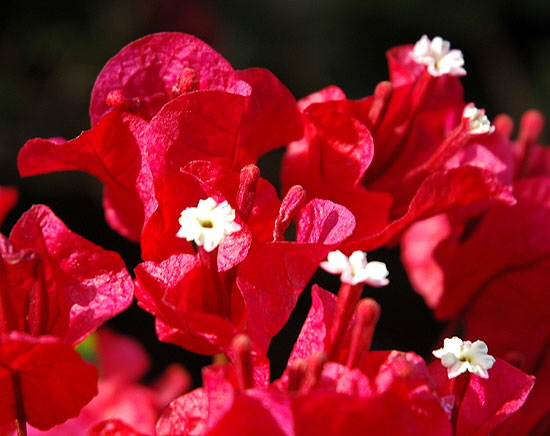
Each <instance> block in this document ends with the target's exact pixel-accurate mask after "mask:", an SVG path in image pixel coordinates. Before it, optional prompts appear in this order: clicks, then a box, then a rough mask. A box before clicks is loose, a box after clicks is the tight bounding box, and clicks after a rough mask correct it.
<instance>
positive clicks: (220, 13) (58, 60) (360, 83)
mask: <svg viewBox="0 0 550 436" xmlns="http://www.w3.org/2000/svg"><path fill="white" fill-rule="evenodd" d="M3 5H4V6H3V10H2V12H1V14H0V185H12V186H16V187H17V188H18V189H19V190H20V193H21V198H20V202H19V204H18V206H17V207H16V209H15V210H14V211H13V212H12V213H11V214H10V215H9V216H8V218H7V219H6V221H5V223H4V225H3V226H2V230H3V232H4V233H7V232H9V229H10V228H11V226H12V225H13V223H14V222H15V221H16V220H17V218H18V217H19V216H20V215H21V213H22V212H23V211H25V210H27V209H28V208H29V207H30V205H31V204H34V203H43V204H47V205H48V206H50V207H51V208H52V209H53V211H54V212H55V213H56V214H57V215H58V216H59V217H60V218H61V219H62V220H63V221H64V222H65V223H66V224H67V225H68V226H69V228H71V229H72V230H73V231H76V232H77V233H79V234H81V235H83V236H85V237H86V238H88V239H90V240H92V241H94V242H96V243H98V244H100V245H102V246H103V247H105V248H108V249H112V250H116V251H118V252H119V253H121V255H122V256H123V257H124V259H125V260H126V262H127V264H128V267H129V269H132V268H133V267H134V266H135V265H136V264H137V263H138V262H139V249H138V247H137V245H135V244H132V243H130V242H128V241H126V240H124V239H123V238H122V237H120V236H118V235H117V234H116V233H114V232H113V231H112V230H110V228H109V227H107V226H106V225H105V223H104V220H103V212H102V209H101V185H100V184H99V183H98V182H97V181H96V180H95V179H93V178H92V177H90V176H88V175H86V174H83V173H57V174H50V175H45V176H38V177H33V178H30V179H25V180H23V179H20V178H19V177H18V174H17V170H16V166H15V159H16V155H17V152H18V150H19V149H20V147H21V146H22V145H23V144H24V142H25V141H26V140H28V139H30V138H32V137H51V136H63V137H66V138H73V137H75V136H77V135H78V134H79V133H80V132H81V131H82V130H85V129H88V128H89V118H88V104H89V96H90V91H91V89H92V86H93V83H94V80H95V77H96V76H97V74H98V73H99V71H100V69H101V68H102V66H103V65H104V64H105V63H106V62H107V60H108V59H109V58H110V57H111V56H113V55H114V54H116V53H117V52H118V51H119V50H120V49H121V48H122V47H123V46H124V45H126V44H127V43H129V42H131V41H132V40H134V39H137V38H139V37H141V36H144V35H146V34H149V33H152V32H158V31H181V32H188V33H192V34H194V35H195V36H198V37H199V38H201V39H203V40H204V41H206V42H207V43H209V44H210V45H212V46H213V47H214V48H215V49H216V50H218V51H219V52H220V53H222V54H223V55H224V56H225V57H226V58H227V59H228V60H229V61H230V62H231V64H232V65H233V66H234V68H236V69H242V68H248V67H253V66H260V67H264V68H268V69H270V70H271V71H273V73H274V74H275V75H276V76H277V77H279V79H280V80H281V81H282V82H283V83H284V84H285V85H286V86H288V87H289V89H290V90H291V91H292V92H293V93H294V95H295V96H296V97H297V98H301V97H303V96H305V95H307V94H309V93H310V92H313V91H316V90H318V89H320V88H322V87H325V86H327V85H329V84H336V85H338V86H340V87H341V88H343V89H344V91H345V92H346V93H347V95H348V96H349V97H351V98H359V97H363V96H366V95H369V94H370V93H372V90H373V89H374V86H375V85H376V84H377V83H378V82H379V81H381V80H384V79H386V78H387V69H386V62H385V57H384V54H385V51H386V50H387V49H389V48H391V47H393V46H395V45H400V44H406V43H414V42H415V41H417V40H418V39H419V38H420V36H422V34H424V33H425V34H427V35H428V36H429V37H430V38H433V37H434V36H442V37H443V38H445V39H447V40H449V41H451V45H452V48H459V49H461V50H462V51H463V53H464V56H465V60H466V65H465V67H466V69H467V71H468V76H466V77H465V78H464V79H463V83H464V87H465V95H466V101H474V102H475V103H476V105H477V106H478V107H484V108H486V109H487V114H488V115H489V117H490V118H493V117H494V116H495V115H497V114H498V113H501V112H505V113H508V114H509V115H511V116H512V117H514V118H515V119H516V120H517V119H518V118H519V116H520V115H521V114H522V113H523V112H524V111H525V110H526V109H529V108H532V107H535V108H538V109H540V110H541V111H542V112H544V113H546V114H549V113H550V33H549V30H548V29H549V24H550V1H547V0H524V1H521V2H510V1H498V0H495V1H485V2H479V1H460V2H458V1H453V2H441V1H434V0H425V1H423V2H422V3H421V6H420V2H414V3H413V2H409V1H405V0H394V1H388V0H385V1H384V0H371V1H369V0H348V1H345V0H266V1H257V0H256V1H252V0H241V1H218V2H216V1H213V0H179V1H178V0H165V1H153V0H113V1H109V0H93V1H92V0H80V1H77V2H75V1H68V0H65V1H59V0H58V1H48V2H44V1H41V0H33V1H17V2H16V1H8V2H4V3H3ZM547 138H548V134H547V136H546V139H547ZM546 142H547V141H546ZM280 155H281V152H275V153H271V154H270V155H269V156H268V157H266V158H264V159H262V162H261V166H262V171H263V174H264V176H266V177H268V178H269V179H270V180H271V181H272V182H273V183H275V184H277V179H276V175H277V173H278V160H279V158H280ZM369 257H370V258H371V259H379V260H385V261H386V262H387V263H388V267H389V270H390V273H391V284H390V286H389V287H387V288H384V289H378V290H371V291H369V292H368V294H369V295H371V296H374V297H375V298H376V299H377V300H378V301H379V302H380V303H381V304H382V308H383V316H382V319H381V320H380V323H379V326H378V329H377V334H376V337H375V343H374V347H375V348H384V349H388V348H398V349H402V350H409V349H412V350H415V351H417V352H419V353H421V354H423V355H427V354H428V353H429V351H430V350H431V349H433V348H434V346H435V345H436V344H435V343H436V341H437V338H438V336H439V334H440V330H441V328H442V326H441V325H439V324H437V323H435V322H434V321H433V319H432V318H431V315H430V312H429V310H428V309H427V308H426V307H425V306H424V304H423V303H422V301H421V299H420V298H419V297H418V296H416V294H414V292H413V291H412V290H411V289H410V286H409V285H408V282H407V279H406V275H405V273H404V272H403V270H402V268H401V266H400V263H399V253H398V249H381V250H378V251H377V252H375V253H371V254H370V255H369ZM315 281H317V282H320V283H321V284H322V285H323V286H324V287H326V288H328V289H332V290H336V289H337V286H338V282H337V280H335V279H334V278H330V277H328V275H326V274H324V273H319V274H318V276H317V277H316V278H315ZM307 305H308V297H307V295H305V296H304V297H303V298H302V299H301V303H300V306H299V309H298V311H297V314H296V315H295V317H294V318H293V319H294V321H293V322H292V323H290V324H289V326H288V327H287V328H286V329H285V331H284V332H283V333H282V334H281V335H280V337H278V338H277V339H276V341H275V345H274V347H273V350H272V351H271V355H272V357H273V360H274V362H275V364H274V371H275V373H278V372H280V371H281V368H282V365H283V362H284V361H285V359H286V354H287V353H288V351H289V346H290V345H289V344H290V339H289V338H290V337H292V335H296V334H297V331H298V329H299V325H300V319H301V318H300V317H303V314H304V311H305V310H306V308H307ZM110 324H111V325H112V326H113V327H115V328H117V329H118V330H121V331H124V332H127V333H130V334H132V335H134V336H136V337H138V338H140V340H141V341H142V342H143V343H144V344H146V346H147V347H148V349H149V351H150V352H151V354H152V357H153V359H154V366H153V369H152V372H151V376H152V375H155V374H158V372H159V371H160V370H161V369H162V368H163V367H164V366H165V365H167V364H168V363H169V362H172V361H179V362H181V363H184V364H185V365H187V366H188V367H189V368H190V370H191V371H192V373H193V375H194V376H195V377H197V376H198V370H199V368H200V366H201V365H204V364H206V363H208V362H209V361H210V359H209V358H204V357H198V356H194V355H191V354H190V353H187V352H184V351H182V350H180V349H179V348H177V347H175V346H171V345H164V344H159V343H158V341H157V340H156V338H155V334H154V327H153V321H152V317H150V316H149V315H148V314H145V313H144V312H142V311H141V310H140V309H138V308H136V307H132V308H131V310H129V311H127V312H125V313H124V314H121V315H119V316H118V317H117V318H115V319H114V320H113V321H111V323H110ZM437 345H438V346H439V344H437Z"/></svg>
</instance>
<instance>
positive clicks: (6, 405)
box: [0, 332, 97, 430]
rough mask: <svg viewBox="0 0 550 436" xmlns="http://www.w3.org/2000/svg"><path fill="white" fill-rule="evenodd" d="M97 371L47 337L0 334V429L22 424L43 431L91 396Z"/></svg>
mask: <svg viewBox="0 0 550 436" xmlns="http://www.w3.org/2000/svg"><path fill="white" fill-rule="evenodd" d="M96 381H97V371H96V369H95V367H94V366H93V365H91V364H89V363H86V362H85V361H83V360H82V358H81V357H80V355H79V354H78V353H77V352H76V351H74V350H73V349H72V347H71V346H70V345H68V344H65V343H62V342H61V341H60V340H59V339H58V338H55V337H52V336H40V337H33V336H30V335H28V334H25V333H20V332H11V333H7V334H5V333H1V334H0V426H3V425H5V424H7V423H10V422H14V421H16V420H18V421H22V422H23V425H24V422H25V420H26V421H27V422H28V423H29V424H31V425H33V426H34V427H36V428H39V429H41V430H47V429H49V428H51V427H53V426H54V425H56V424H59V423H60V422H63V421H65V420H67V419H68V418H72V417H74V416H76V415H78V413H79V412H80V409H82V407H83V406H84V405H85V404H86V403H88V402H89V401H90V400H91V399H92V398H93V397H94V396H95V395H96V394H97V388H96Z"/></svg>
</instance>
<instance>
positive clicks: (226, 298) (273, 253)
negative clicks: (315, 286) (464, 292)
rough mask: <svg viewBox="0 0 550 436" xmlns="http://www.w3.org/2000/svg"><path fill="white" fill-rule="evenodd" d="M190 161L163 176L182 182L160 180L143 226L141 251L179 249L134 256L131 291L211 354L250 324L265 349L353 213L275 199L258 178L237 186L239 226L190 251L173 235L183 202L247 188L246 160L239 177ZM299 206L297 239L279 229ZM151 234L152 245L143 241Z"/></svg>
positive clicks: (172, 329)
mask: <svg viewBox="0 0 550 436" xmlns="http://www.w3.org/2000/svg"><path fill="white" fill-rule="evenodd" d="M186 168H188V171H189V172H187V173H186V172H185V171H184V172H178V173H170V174H169V175H168V176H169V179H167V180H171V181H172V182H173V181H174V180H180V183H166V184H161V185H159V188H158V190H157V196H158V204H159V208H158V209H157V211H155V213H154V214H153V215H152V216H151V219H150V220H149V221H148V222H147V224H146V226H145V228H144V233H143V243H144V253H149V252H150V253H151V254H150V257H152V258H153V259H162V258H163V256H168V255H170V254H171V253H177V252H178V250H179V252H180V253H181V252H182V251H183V253H182V254H179V255H178V254H172V255H171V257H169V258H167V259H166V260H163V261H162V262H160V263H158V262H145V263H143V264H141V265H140V266H138V268H137V269H136V295H137V297H138V299H139V301H140V304H141V305H142V306H143V307H144V308H146V310H148V311H150V312H151V313H153V314H155V316H157V331H158V332H159V335H160V337H161V338H162V339H163V340H168V341H170V342H175V343H178V344H180V345H181V346H184V347H185V348H189V349H192V350H194V351H197V352H202V353H207V354H211V353H215V352H218V351H219V350H220V348H221V349H224V348H226V347H227V346H228V345H229V342H230V341H231V339H232V337H233V336H234V335H235V333H237V332H239V331H243V328H246V331H247V332H248V333H249V334H250V335H251V338H252V340H253V341H254V343H255V344H256V346H258V347H259V349H260V350H261V351H262V353H265V352H266V351H267V347H268V345H269V341H270V339H271V338H272V337H273V336H274V335H275V334H276V333H277V332H278V331H279V330H280V329H281V328H282V326H283V325H284V323H285V322H286V320H287V319H288V316H289V315H290V312H291V311H292V309H293V308H294V305H295V304H296V300H297V298H298V295H299V293H300V292H301V291H302V290H303V288H304V287H305V285H306V284H307V282H308V281H309V280H310V278H311V276H312V275H313V273H314V272H315V270H316V269H317V267H318V265H319V262H320V261H321V260H322V259H323V258H324V257H325V256H326V254H327V253H328V251H330V249H331V248H333V247H335V246H337V245H338V244H339V243H340V242H341V241H343V240H344V239H345V238H346V237H347V236H348V235H349V234H350V233H351V231H352V229H353V226H354V220H353V217H352V216H351V214H350V213H349V212H348V211H347V210H346V209H345V208H343V207H341V206H338V205H335V204H333V203H331V202H329V201H324V200H323V201H320V200H317V201H313V202H311V203H310V204H309V205H307V206H306V207H302V206H301V204H296V205H293V206H287V205H285V204H286V203H285V202H283V203H282V204H281V203H280V201H279V200H278V199H277V197H276V195H275V193H274V190H273V188H272V187H271V186H270V185H269V184H267V182H265V181H263V180H261V179H260V180H257V182H255V185H254V189H252V190H250V191H249V192H248V191H247V192H248V193H246V195H245V194H243V195H245V197H248V198H249V200H244V199H242V201H241V200H238V202H240V203H239V204H238V205H235V209H236V213H237V221H236V222H237V223H239V225H240V226H241V227H242V230H240V231H238V232H236V233H234V234H232V235H228V236H226V237H225V238H224V240H223V241H222V242H221V244H220V246H219V247H218V249H217V250H216V251H214V252H212V253H208V254H204V253H203V254H201V252H200V250H199V253H198V254H191V253H193V249H192V247H191V246H190V244H189V243H187V242H185V241H181V240H178V238H177V237H176V233H177V231H178V223H177V217H178V215H179V211H181V209H182V208H184V207H185V204H190V205H191V204H196V199H197V198H201V197H202V198H204V197H213V198H215V199H217V200H216V201H222V200H223V201H225V200H228V201H229V203H230V204H235V203H236V202H237V198H236V197H238V198H244V197H240V195H241V194H239V193H241V192H244V191H246V190H247V189H248V188H246V186H247V185H246V183H245V184H244V185H243V183H242V182H241V180H245V179H246V177H244V176H243V174H244V175H246V174H247V172H248V171H249V169H247V167H245V168H244V169H243V170H242V173H241V176H240V177H239V175H238V174H237V173H234V172H231V171H230V170H227V169H220V168H219V167H216V166H214V165H213V164H208V163H200V162H195V163H192V164H190V165H189V166H188V167H186ZM206 170H208V171H206ZM243 177H244V179H243ZM217 188H218V189H220V190H221V191H222V192H223V194H222V192H220V191H218V190H217ZM285 201H286V200H285ZM247 202H249V203H250V204H249V206H247V208H244V204H245V203H247ZM279 207H280V211H279V210H278V209H279ZM245 209H247V211H245ZM297 213H300V215H299V216H298V229H297V238H296V242H290V241H285V240H284V239H283V233H284V230H285V229H286V227H287V226H288V225H289V223H290V221H289V219H290V218H292V217H293V216H294V215H296V214H297ZM286 214H290V215H289V216H290V218H288V217H286ZM241 216H242V217H244V218H245V220H242V218H241ZM266 230H267V231H266ZM148 241H150V242H151V245H150V246H151V248H152V249H153V250H154V251H149V250H148V248H147V247H149V245H148V244H149V242H148ZM159 242H162V244H161V246H160V247H159V246H158V245H157V244H158V243H159ZM186 253H189V254H186ZM268 314H269V315H268ZM201 343H202V345H200V344H201Z"/></svg>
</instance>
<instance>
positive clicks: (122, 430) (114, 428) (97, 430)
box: [86, 419, 152, 436]
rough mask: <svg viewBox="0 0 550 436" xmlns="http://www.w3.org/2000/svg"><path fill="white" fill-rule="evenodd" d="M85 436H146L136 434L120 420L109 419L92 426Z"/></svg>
mask: <svg viewBox="0 0 550 436" xmlns="http://www.w3.org/2000/svg"><path fill="white" fill-rule="evenodd" d="M86 434H87V435H88V436H148V435H147V434H144V433H139V432H137V431H136V430H134V429H133V428H132V427H130V426H129V425H128V424H126V423H125V422H124V421H121V420H120V419H110V420H107V421H104V422H100V423H99V424H96V425H94V426H93V427H92V428H91V429H90V431H89V432H88V433H86ZM151 434H152V433H150V434H149V436H150V435H151Z"/></svg>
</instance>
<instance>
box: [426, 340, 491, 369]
mask: <svg viewBox="0 0 550 436" xmlns="http://www.w3.org/2000/svg"><path fill="white" fill-rule="evenodd" d="M488 351H489V349H488V348H487V344H485V342H483V341H475V342H474V343H472V342H470V341H462V339H460V338H458V337H456V336H454V337H452V338H447V339H445V341H444V342H443V348H440V349H439V350H435V351H433V352H432V353H433V355H434V356H435V357H437V358H438V359H441V364H442V365H443V366H444V367H445V368H447V375H448V377H449V378H450V379H451V378H455V377H458V376H459V375H460V374H462V373H463V372H466V371H470V372H471V373H472V374H477V375H479V376H480V377H482V378H489V373H488V372H487V370H488V369H491V368H492V367H493V364H494V363H495V358H494V357H493V356H491V355H490V354H487V352H488Z"/></svg>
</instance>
